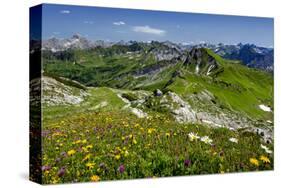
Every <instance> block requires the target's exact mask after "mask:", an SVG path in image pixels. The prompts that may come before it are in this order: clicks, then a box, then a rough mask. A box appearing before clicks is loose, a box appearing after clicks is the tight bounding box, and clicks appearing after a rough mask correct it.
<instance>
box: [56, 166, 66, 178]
mask: <svg viewBox="0 0 281 188" xmlns="http://www.w3.org/2000/svg"><path fill="white" fill-rule="evenodd" d="M64 174H65V167H62V168H61V169H60V170H59V171H58V174H57V175H58V176H59V177H62V176H63V175H64Z"/></svg>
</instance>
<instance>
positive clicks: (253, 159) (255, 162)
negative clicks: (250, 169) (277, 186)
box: [250, 158, 260, 166]
mask: <svg viewBox="0 0 281 188" xmlns="http://www.w3.org/2000/svg"><path fill="white" fill-rule="evenodd" d="M250 163H251V164H253V165H255V166H259V165H260V164H259V161H258V160H257V159H256V158H250Z"/></svg>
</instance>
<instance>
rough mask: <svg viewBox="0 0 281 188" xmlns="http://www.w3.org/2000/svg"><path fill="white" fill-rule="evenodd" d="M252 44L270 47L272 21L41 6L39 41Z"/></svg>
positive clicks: (131, 10) (129, 10)
mask: <svg viewBox="0 0 281 188" xmlns="http://www.w3.org/2000/svg"><path fill="white" fill-rule="evenodd" d="M75 33H79V34H80V35H82V36H84V37H87V38H88V39H91V40H106V41H120V40H124V41H129V40H137V41H151V40H157V41H166V40H169V41H172V42H181V43H200V42H209V43H214V44H217V43H220V42H222V43H225V44H236V43H239V42H242V43H253V44H256V45H259V46H265V47H269V46H273V41H274V39H273V19H272V18H258V17H242V16H222V15H210V14H194V13H179V12H163V11H146V10H133V9H114V8H99V7H84V6H68V5H52V4H44V6H43V39H47V38H50V37H53V36H54V37H57V38H69V37H71V36H72V35H73V34H75Z"/></svg>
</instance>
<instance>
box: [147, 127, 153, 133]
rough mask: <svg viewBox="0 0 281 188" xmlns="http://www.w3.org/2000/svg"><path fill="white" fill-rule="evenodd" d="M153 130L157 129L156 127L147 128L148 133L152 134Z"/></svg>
mask: <svg viewBox="0 0 281 188" xmlns="http://www.w3.org/2000/svg"><path fill="white" fill-rule="evenodd" d="M153 131H155V129H154V128H149V129H148V130H147V133H148V134H151V133H153Z"/></svg>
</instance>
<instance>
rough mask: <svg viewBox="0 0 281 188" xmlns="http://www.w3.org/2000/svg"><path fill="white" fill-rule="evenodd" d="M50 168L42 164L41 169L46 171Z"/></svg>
mask: <svg viewBox="0 0 281 188" xmlns="http://www.w3.org/2000/svg"><path fill="white" fill-rule="evenodd" d="M48 170H51V167H50V166H42V171H48Z"/></svg>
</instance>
